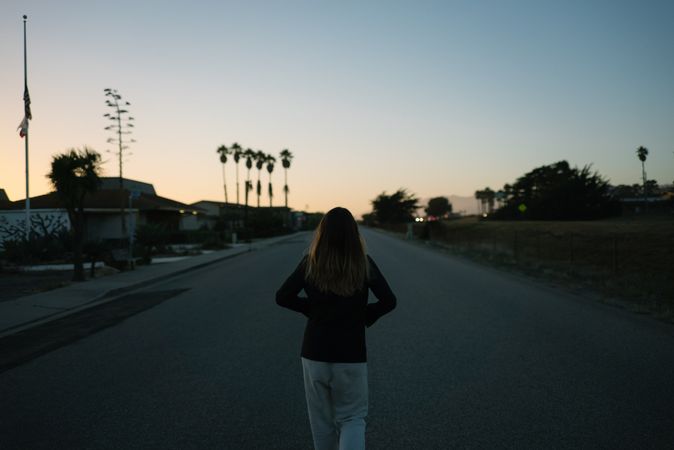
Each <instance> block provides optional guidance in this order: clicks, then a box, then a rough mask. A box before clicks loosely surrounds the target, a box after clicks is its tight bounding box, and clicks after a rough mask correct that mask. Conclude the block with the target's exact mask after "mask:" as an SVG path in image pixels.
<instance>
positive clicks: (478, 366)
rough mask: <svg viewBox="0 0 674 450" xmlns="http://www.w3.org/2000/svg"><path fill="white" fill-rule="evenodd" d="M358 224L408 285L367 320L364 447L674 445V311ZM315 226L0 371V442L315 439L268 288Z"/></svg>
mask: <svg viewBox="0 0 674 450" xmlns="http://www.w3.org/2000/svg"><path fill="white" fill-rule="evenodd" d="M364 235H365V237H366V240H367V243H368V247H369V251H370V254H371V255H372V256H373V258H374V259H375V261H377V264H378V265H379V267H380V269H381V270H382V272H383V274H384V275H385V276H386V277H387V278H388V280H389V283H390V285H391V287H392V288H393V290H394V292H396V294H397V296H398V307H397V309H395V310H394V311H393V312H392V313H391V314H390V315H388V316H385V317H383V318H382V319H381V320H380V321H378V322H377V323H376V324H375V325H374V326H373V327H372V328H370V329H368V331H367V339H368V370H369V376H370V378H369V383H370V415H369V418H368V431H367V441H368V448H369V449H387V450H391V449H450V448H486V449H494V448H517V449H526V448H531V449H541V448H569V449H577V448H607V449H609V448H610V449H617V448H639V449H646V448H667V447H669V448H671V447H672V446H674V326H672V325H668V324H665V323H661V322H657V321H655V320H652V319H650V318H648V317H644V316H637V315H633V314H631V313H628V312H625V311H622V310H619V309H615V308H612V307H608V306H605V305H602V304H599V303H596V302H593V301H588V300H586V299H582V298H579V297H576V296H573V295H570V294H565V293H563V292H560V291H557V290H555V289H553V288H550V287H546V286H544V285H540V284H537V283H535V282H532V281H528V280H526V279H523V278H520V277H516V276H513V275H511V274H506V273H501V272H498V271H496V270H495V269H491V268H485V267H481V266H478V265H476V264H473V263H470V262H467V261H465V260H461V259H454V258H451V257H448V256H447V255H444V254H441V253H439V252H437V251H435V250H431V249H426V248H424V247H423V246H420V245H418V244H410V243H407V242H404V241H401V240H398V239H397V238H394V237H391V236H388V235H384V234H380V233H378V232H374V231H370V230H365V231H364ZM309 237H310V236H309V234H302V235H297V236H295V237H293V238H291V239H290V240H287V241H285V242H282V243H279V244H277V245H274V246H272V247H270V248H267V249H264V250H260V251H255V252H251V253H249V254H245V255H242V256H239V257H236V258H233V259H229V260H225V261H223V262H222V263H218V264H216V265H213V266H210V267H207V268H205V269H202V270H199V271H197V272H193V273H190V274H189V275H185V276H183V277H180V278H176V279H174V280H171V281H170V282H167V283H163V284H161V285H155V286H151V287H148V288H147V289H146V290H145V292H144V293H141V294H140V296H139V297H136V298H143V296H146V297H147V298H160V297H162V296H164V297H166V299H165V300H164V301H161V302H159V303H158V304H157V305H156V306H153V307H151V308H150V309H146V310H145V311H143V312H141V313H138V314H136V315H134V316H132V317H129V318H127V319H126V320H124V321H122V322H119V323H117V324H115V325H113V326H110V327H108V328H105V329H102V330H100V331H98V332H96V333H94V334H91V335H90V336H88V337H85V338H83V339H80V340H78V341H76V342H72V343H70V344H68V345H65V346H63V347H61V348H59V349H57V350H54V351H52V352H50V353H47V354H44V355H42V356H40V357H37V358H35V359H33V360H32V361H29V362H27V363H25V364H23V365H20V366H18V367H15V368H13V369H10V370H7V371H5V372H4V373H1V374H0V399H2V406H1V412H0V448H1V449H42V448H68V449H74V448H91V449H122V448H123V449H132V448H138V449H154V448H179V449H191V448H227V449H309V448H311V434H310V430H309V423H308V418H307V415H306V410H305V403H304V392H303V384H302V372H301V364H300V354H299V352H300V345H301V340H302V333H303V327H304V323H305V319H304V317H303V316H301V315H300V314H296V313H293V312H292V311H288V310H285V309H283V308H280V307H278V306H277V305H276V304H275V302H274V293H275V291H276V289H277V288H278V286H280V284H281V283H282V282H283V280H284V279H285V277H286V276H287V275H288V274H290V272H291V271H292V270H293V268H294V267H295V264H296V263H297V262H298V260H299V259H300V256H301V254H302V252H303V251H304V250H305V249H306V247H307V245H308V239H309ZM134 295H138V294H134ZM162 298H163V297H162Z"/></svg>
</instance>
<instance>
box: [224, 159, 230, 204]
mask: <svg viewBox="0 0 674 450" xmlns="http://www.w3.org/2000/svg"><path fill="white" fill-rule="evenodd" d="M222 186H223V187H224V188H225V203H229V201H228V198H227V180H226V179H225V165H224V164H223V165H222Z"/></svg>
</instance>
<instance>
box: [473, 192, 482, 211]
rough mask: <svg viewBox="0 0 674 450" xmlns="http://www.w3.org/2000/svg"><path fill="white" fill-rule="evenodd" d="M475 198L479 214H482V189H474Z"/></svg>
mask: <svg viewBox="0 0 674 450" xmlns="http://www.w3.org/2000/svg"><path fill="white" fill-rule="evenodd" d="M475 199H476V200H477V208H478V209H479V211H480V215H482V214H483V213H484V191H480V190H477V191H475Z"/></svg>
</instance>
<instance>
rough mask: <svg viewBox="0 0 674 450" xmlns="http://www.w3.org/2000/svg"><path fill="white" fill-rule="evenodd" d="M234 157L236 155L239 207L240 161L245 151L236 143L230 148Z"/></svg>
mask: <svg viewBox="0 0 674 450" xmlns="http://www.w3.org/2000/svg"><path fill="white" fill-rule="evenodd" d="M230 150H231V151H232V155H234V163H235V164H236V204H237V205H239V204H240V203H239V159H241V156H242V155H243V149H242V148H241V146H240V145H239V144H238V143H237V142H235V143H233V144H232V146H231V147H230Z"/></svg>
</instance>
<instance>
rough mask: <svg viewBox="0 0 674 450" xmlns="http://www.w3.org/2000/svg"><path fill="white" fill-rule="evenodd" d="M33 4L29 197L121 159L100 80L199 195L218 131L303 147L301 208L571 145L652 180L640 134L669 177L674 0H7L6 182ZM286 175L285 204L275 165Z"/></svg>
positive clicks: (12, 179)
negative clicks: (86, 168) (68, 161)
mask: <svg viewBox="0 0 674 450" xmlns="http://www.w3.org/2000/svg"><path fill="white" fill-rule="evenodd" d="M23 14H27V15H28V86H29V90H30V96H31V100H32V104H31V107H32V113H33V120H32V121H31V123H30V135H29V137H30V157H29V167H30V177H29V183H30V195H31V196H34V195H40V194H44V193H46V192H49V191H50V190H51V189H50V186H49V184H48V181H47V179H46V174H47V173H48V172H49V169H50V162H51V158H52V157H53V156H54V155H55V154H58V153H61V152H63V151H65V150H67V149H69V148H72V147H82V146H84V145H87V146H90V147H92V148H94V149H95V150H97V151H99V152H100V153H101V154H102V155H103V158H104V160H105V161H106V162H105V164H104V174H105V175H106V176H117V175H118V169H117V162H116V160H115V155H114V154H113V153H108V152H106V151H107V150H114V149H113V148H112V147H111V146H110V145H109V144H107V143H106V140H107V138H108V137H109V136H110V135H109V132H107V131H105V130H104V129H103V128H104V127H105V126H106V125H108V124H107V123H106V119H105V118H104V117H103V114H105V113H106V112H108V111H107V108H106V106H105V97H104V93H103V89H104V88H114V89H117V90H118V91H119V93H120V94H121V95H122V96H123V98H124V100H127V101H129V102H130V103H131V106H130V107H129V109H130V111H131V113H132V115H133V116H134V118H135V126H136V128H135V131H134V134H133V136H132V137H133V138H134V139H136V141H137V142H136V143H135V144H133V145H132V147H131V149H130V153H131V154H130V155H128V157H127V158H126V159H125V162H124V175H125V177H129V178H132V179H136V180H141V181H145V182H149V183H152V184H154V186H155V188H156V190H157V193H158V194H159V195H162V196H164V197H168V198H171V199H175V200H178V201H182V202H186V203H191V202H195V201H199V200H219V201H221V200H223V199H224V194H223V186H222V185H223V181H222V170H221V166H220V163H219V159H218V155H217V154H216V148H217V147H218V146H220V145H222V144H224V145H228V146H229V145H231V144H232V143H233V142H235V141H236V142H239V143H240V144H241V145H243V146H244V147H250V148H252V149H254V150H258V149H259V150H262V151H264V152H266V153H270V154H272V155H275V156H278V153H279V152H280V151H281V150H282V149H284V148H288V149H289V150H290V151H291V152H292V153H293V154H294V156H295V158H294V159H293V161H292V166H291V168H290V170H289V171H288V184H289V187H290V196H289V206H290V207H292V208H295V209H308V210H311V211H327V210H329V209H330V208H332V207H334V206H344V207H347V208H349V209H350V210H351V211H352V212H353V213H354V214H355V215H360V214H362V213H365V212H368V211H369V210H370V209H371V204H370V202H371V200H372V199H374V198H375V197H376V196H377V195H378V194H380V193H382V192H387V193H392V192H394V191H396V190H397V189H398V188H406V189H407V190H408V191H409V192H411V193H413V194H415V195H417V196H418V197H420V198H428V197H433V196H440V195H461V196H472V195H473V194H474V192H475V190H477V189H483V188H485V187H487V186H489V187H491V188H492V189H495V190H497V189H499V188H501V187H502V186H503V185H504V184H505V183H509V182H513V181H514V180H515V179H516V178H517V177H519V176H521V175H523V174H524V173H526V172H528V171H530V170H532V169H533V168H535V167H538V166H541V165H544V164H552V163H554V162H557V161H560V160H567V161H569V163H570V164H571V165H574V166H579V167H582V166H584V165H587V164H592V167H593V168H594V169H595V170H597V171H598V172H599V173H600V174H601V175H603V176H604V177H606V178H608V179H609V180H610V181H611V183H613V184H634V183H639V182H640V180H641V164H640V162H639V160H638V159H637V157H636V154H635V151H636V148H637V147H638V146H640V145H643V146H646V147H647V148H648V149H649V151H650V154H649V156H648V160H647V162H646V170H647V173H648V178H649V179H655V180H657V181H658V182H659V183H661V184H665V183H671V182H672V181H673V180H674V27H673V26H671V24H672V22H673V21H674V3H672V2H666V1H663V2H656V1H650V2H649V1H632V2H624V1H575V0H570V1H564V2H559V1H545V0H543V1H468V0H466V1H451V0H446V1H438V2H433V1H424V0H422V1H407V2H400V1H379V2H375V1H367V0H363V1H340V2H327V1H293V0H287V1H245V2H243V1H241V2H229V1H192V2H187V1H185V2H170V1H161V2H159V1H143V2H137V1H127V0H119V1H116V2H101V1H91V0H87V1H84V0H82V1H71V0H60V1H58V2H54V1H33V0H20V1H17V0H3V2H2V4H1V5H0V67H1V68H2V69H1V70H0V106H1V107H0V188H4V189H5V190H6V191H7V193H8V195H9V197H10V199H11V200H18V199H22V198H24V197H25V158H24V141H23V140H22V139H21V138H20V137H19V134H18V132H17V131H16V127H17V126H18V125H19V123H20V121H21V119H22V118H23V100H22V97H23V77H24V72H23V21H22V19H21V16H22V15H23ZM243 169H244V167H243V165H241V168H240V171H241V172H240V177H241V180H243V179H244V178H245V170H243ZM235 170H236V169H235V166H234V164H230V163H228V165H227V166H226V174H227V182H228V183H227V184H228V190H229V195H230V201H235V199H236V196H235V192H236V186H235V176H236V172H235ZM253 175H254V176H255V172H253ZM262 180H263V182H264V183H266V181H267V173H266V171H265V172H264V173H263V178H262ZM272 182H273V184H274V191H275V197H274V200H273V201H274V204H275V205H282V204H283V191H282V188H283V170H282V167H281V165H280V164H277V165H276V168H275V170H274V172H273V175H272ZM241 192H242V193H241V202H243V184H242V185H241ZM264 192H265V194H264V195H263V197H262V204H268V202H269V200H268V198H267V196H266V189H265V191H264Z"/></svg>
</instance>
